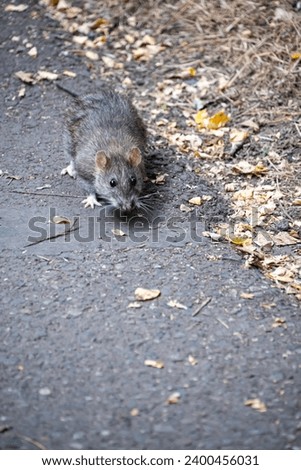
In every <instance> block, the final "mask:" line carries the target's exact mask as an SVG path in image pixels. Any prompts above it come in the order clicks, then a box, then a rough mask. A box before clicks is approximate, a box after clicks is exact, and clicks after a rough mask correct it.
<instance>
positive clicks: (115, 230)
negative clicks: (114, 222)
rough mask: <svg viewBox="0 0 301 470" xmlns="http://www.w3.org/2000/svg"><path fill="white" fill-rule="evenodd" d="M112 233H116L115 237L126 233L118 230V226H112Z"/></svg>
mask: <svg viewBox="0 0 301 470" xmlns="http://www.w3.org/2000/svg"><path fill="white" fill-rule="evenodd" d="M112 233H113V234H114V235H116V237H124V236H125V235H126V233H125V232H123V231H122V230H120V229H119V228H113V229H112Z"/></svg>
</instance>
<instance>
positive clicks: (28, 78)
mask: <svg viewBox="0 0 301 470" xmlns="http://www.w3.org/2000/svg"><path fill="white" fill-rule="evenodd" d="M15 75H16V77H18V78H19V79H20V80H22V82H24V83H28V84H30V85H31V84H33V83H34V82H35V80H34V78H33V73H31V72H22V71H21V70H20V71H19V72H16V73H15Z"/></svg>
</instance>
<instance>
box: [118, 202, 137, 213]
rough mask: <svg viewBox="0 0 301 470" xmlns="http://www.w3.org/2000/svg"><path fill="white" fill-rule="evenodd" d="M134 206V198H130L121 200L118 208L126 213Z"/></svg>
mask: <svg viewBox="0 0 301 470" xmlns="http://www.w3.org/2000/svg"><path fill="white" fill-rule="evenodd" d="M135 208H136V200H135V199H131V200H130V201H126V202H123V203H122V204H120V210H121V212H124V213H125V214H128V213H129V212H132V210H134V209H135Z"/></svg>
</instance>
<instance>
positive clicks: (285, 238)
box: [273, 232, 299, 246]
mask: <svg viewBox="0 0 301 470" xmlns="http://www.w3.org/2000/svg"><path fill="white" fill-rule="evenodd" d="M273 240H274V242H275V245H276V246H286V245H295V244H296V243H298V241H299V240H297V239H296V238H293V237H291V236H290V235H289V234H288V233H287V232H279V233H277V235H274V236H273Z"/></svg>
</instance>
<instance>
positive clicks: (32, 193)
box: [9, 190, 82, 198]
mask: <svg viewBox="0 0 301 470" xmlns="http://www.w3.org/2000/svg"><path fill="white" fill-rule="evenodd" d="M9 193H17V194H26V195H27V196H54V197H72V198H74V197H77V198H82V196H74V195H72V194H71V195H70V194H49V193H35V192H33V191H17V190H16V191H9Z"/></svg>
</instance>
